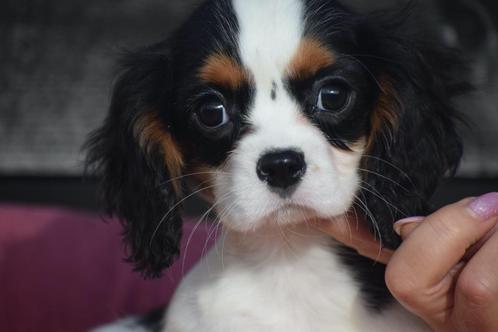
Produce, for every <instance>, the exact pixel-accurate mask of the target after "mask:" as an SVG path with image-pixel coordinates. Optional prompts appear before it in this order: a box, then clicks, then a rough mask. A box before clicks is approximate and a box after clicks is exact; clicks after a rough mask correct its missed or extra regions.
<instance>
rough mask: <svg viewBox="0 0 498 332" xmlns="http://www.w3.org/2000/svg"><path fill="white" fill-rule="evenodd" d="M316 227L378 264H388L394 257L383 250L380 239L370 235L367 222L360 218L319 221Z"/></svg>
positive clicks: (389, 251) (347, 217)
mask: <svg viewBox="0 0 498 332" xmlns="http://www.w3.org/2000/svg"><path fill="white" fill-rule="evenodd" d="M315 226H316V227H317V228H318V229H319V230H321V231H322V232H325V233H327V234H328V235H330V236H331V237H333V238H334V239H335V240H336V241H338V242H340V243H341V244H343V245H345V246H347V247H350V248H352V249H354V250H356V251H357V252H358V253H359V254H360V255H362V256H365V257H368V258H370V259H373V260H375V261H377V262H381V263H384V264H387V263H388V262H389V260H390V258H391V256H392V255H393V252H392V251H391V250H388V249H384V248H382V246H381V244H380V242H379V241H378V239H377V238H375V236H374V235H373V234H372V233H370V231H369V229H368V226H367V225H366V222H365V220H364V219H362V218H360V217H359V216H358V217H356V216H351V215H344V216H341V217H337V218H334V219H326V220H318V221H316V222H315Z"/></svg>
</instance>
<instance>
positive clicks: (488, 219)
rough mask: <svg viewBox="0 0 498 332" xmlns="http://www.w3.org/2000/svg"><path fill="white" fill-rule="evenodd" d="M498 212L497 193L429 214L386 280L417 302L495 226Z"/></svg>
mask: <svg viewBox="0 0 498 332" xmlns="http://www.w3.org/2000/svg"><path fill="white" fill-rule="evenodd" d="M497 214H498V194H496V193H495V194H489V195H485V196H483V197H481V198H478V199H475V200H468V199H467V200H463V201H461V202H459V203H456V204H453V205H450V206H447V207H445V208H443V209H441V210H439V211H437V212H436V213H434V214H432V215H430V216H428V217H427V218H426V220H425V222H424V223H422V224H421V225H420V226H419V227H418V228H417V229H416V231H415V232H413V233H412V234H411V236H409V237H408V238H407V239H406V240H405V241H404V242H403V244H402V245H401V247H400V248H399V249H398V250H397V251H396V253H395V254H394V256H393V257H392V259H391V262H390V263H389V266H388V270H387V273H386V281H387V283H388V286H389V287H390V289H391V291H392V292H393V293H394V295H395V296H397V297H402V298H404V299H407V300H411V301H414V302H417V300H419V299H418V297H420V296H426V295H427V294H429V295H427V296H430V292H431V291H432V290H433V289H434V288H435V287H437V285H438V284H439V283H440V282H441V281H442V280H443V279H444V277H445V276H447V275H448V273H449V271H451V270H452V268H453V267H454V266H455V265H457V263H458V262H459V261H460V260H461V259H462V257H463V256H464V254H465V252H466V251H467V249H468V248H469V247H470V246H471V245H472V244H474V243H476V242H477V241H478V240H479V239H480V238H482V237H483V236H484V235H485V234H486V233H488V232H489V231H490V230H491V229H492V228H493V227H494V226H495V224H496V220H494V219H492V217H493V216H494V215H497ZM398 299H399V298H398Z"/></svg>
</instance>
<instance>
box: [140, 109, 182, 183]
mask: <svg viewBox="0 0 498 332" xmlns="http://www.w3.org/2000/svg"><path fill="white" fill-rule="evenodd" d="M135 136H136V137H137V140H138V144H139V146H140V147H141V148H142V149H143V150H144V151H145V152H147V153H151V151H150V149H151V147H152V146H158V147H159V148H160V149H161V153H162V154H163V158H164V162H165V166H166V169H167V170H168V173H169V176H170V177H171V179H175V178H178V177H179V176H181V174H182V169H183V165H184V162H183V154H182V152H181V149H180V147H179V146H178V144H176V142H175V141H174V139H173V137H172V136H171V134H170V133H169V132H167V131H166V129H165V128H164V125H163V123H162V122H161V121H160V120H159V117H158V116H157V114H150V113H147V114H145V115H143V116H142V118H141V119H140V120H138V122H137V124H136V126H135ZM171 183H172V185H173V188H174V190H175V191H176V192H177V193H178V192H179V190H180V186H179V182H178V181H172V182H171Z"/></svg>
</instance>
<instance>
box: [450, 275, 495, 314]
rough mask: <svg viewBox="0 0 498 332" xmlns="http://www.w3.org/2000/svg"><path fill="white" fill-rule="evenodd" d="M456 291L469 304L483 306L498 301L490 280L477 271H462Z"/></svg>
mask: <svg viewBox="0 0 498 332" xmlns="http://www.w3.org/2000/svg"><path fill="white" fill-rule="evenodd" d="M456 292H457V294H460V295H461V296H462V297H463V298H464V300H465V302H466V303H467V304H468V305H469V306H474V307H476V306H477V307H482V306H486V305H488V304H490V303H493V302H494V301H496V298H494V297H496V294H495V291H493V289H492V287H491V286H490V282H489V281H488V280H487V279H486V278H484V277H482V276H479V275H478V274H477V273H472V272H470V273H469V272H464V273H462V275H461V276H460V278H459V279H458V282H457V285H456Z"/></svg>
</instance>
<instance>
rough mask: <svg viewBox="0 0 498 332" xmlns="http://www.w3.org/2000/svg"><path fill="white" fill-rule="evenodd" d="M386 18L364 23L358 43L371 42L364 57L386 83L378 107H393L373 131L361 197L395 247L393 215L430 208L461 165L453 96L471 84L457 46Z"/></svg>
mask: <svg viewBox="0 0 498 332" xmlns="http://www.w3.org/2000/svg"><path fill="white" fill-rule="evenodd" d="M405 16H406V15H405ZM383 17H384V18H385V15H383ZM397 17H398V18H399V17H403V15H397ZM405 18H406V17H405ZM372 20H373V21H374V22H372ZM378 20H379V17H378V16H374V17H370V18H369V19H367V22H366V23H365V22H363V23H362V25H360V27H359V31H358V36H359V41H358V45H360V46H361V47H364V48H365V49H364V51H363V52H361V53H362V54H365V56H364V57H362V56H360V57H359V58H360V60H361V61H363V62H365V63H368V67H369V68H372V73H373V74H374V75H375V76H376V78H377V81H378V83H379V85H380V90H381V92H380V95H379V100H380V101H379V105H378V106H377V107H379V108H386V107H388V108H389V109H388V110H387V111H388V112H390V115H388V117H390V119H389V121H382V123H383V124H382V126H381V128H379V129H380V130H378V132H372V133H371V135H373V137H372V138H373V141H372V142H373V143H372V144H371V146H369V148H368V151H367V153H366V154H367V155H366V156H365V158H364V160H363V165H362V166H363V168H364V169H366V170H367V171H366V172H364V174H363V182H364V183H363V187H364V189H363V190H362V192H361V193H360V198H361V199H362V200H363V201H364V202H365V205H366V208H367V209H368V212H367V214H368V215H369V216H368V217H369V219H370V221H371V224H372V227H373V229H372V230H373V231H374V232H377V233H380V234H379V235H380V236H381V238H382V241H383V244H384V245H385V246H387V247H391V248H394V247H396V246H397V245H399V241H400V239H399V237H398V236H397V235H396V234H395V233H394V231H393V227H392V225H393V222H395V221H397V220H399V219H402V218H405V217H410V216H419V215H426V214H428V213H429V212H430V206H429V203H428V202H429V200H430V198H431V196H432V195H433V193H434V191H435V189H436V187H437V185H438V184H439V183H440V181H441V179H443V177H444V176H445V175H448V174H450V175H452V174H454V172H455V171H456V169H457V167H458V164H459V161H460V158H461V155H462V143H461V139H460V137H459V135H458V134H457V129H456V127H457V123H458V120H459V119H460V116H459V114H458V112H457V111H456V109H455V107H454V106H453V104H452V98H453V97H455V96H456V95H459V94H461V93H462V92H464V91H466V90H467V89H468V85H467V84H466V83H465V82H466V81H465V79H466V77H467V76H466V73H465V72H466V70H465V65H464V62H463V61H461V57H460V55H459V54H458V53H457V52H456V51H454V50H448V49H444V48H442V47H439V46H435V45H436V44H434V43H430V42H427V41H426V40H427V39H428V37H427V35H425V36H422V38H419V37H417V35H416V34H412V33H409V32H407V30H406V29H404V28H403V27H405V26H406V24H409V23H406V22H404V19H403V18H401V19H396V20H388V21H385V20H384V21H383V22H380V23H379V21H378ZM367 54H368V55H367ZM377 111H379V110H377ZM381 111H382V110H381ZM383 111H386V110H385V109H384V110H383ZM374 116H376V115H375V114H374ZM377 116H379V114H377ZM380 116H381V117H382V115H380ZM384 116H385V114H384ZM383 120H386V119H383ZM360 204H361V203H360ZM367 209H366V210H367Z"/></svg>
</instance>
